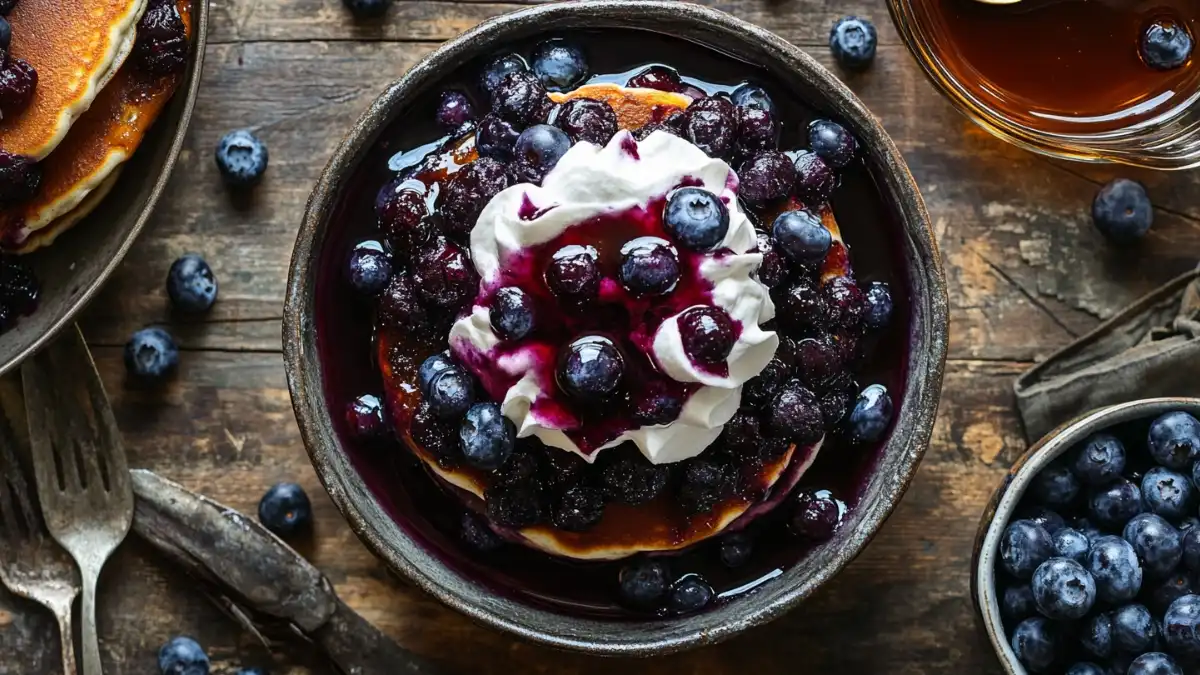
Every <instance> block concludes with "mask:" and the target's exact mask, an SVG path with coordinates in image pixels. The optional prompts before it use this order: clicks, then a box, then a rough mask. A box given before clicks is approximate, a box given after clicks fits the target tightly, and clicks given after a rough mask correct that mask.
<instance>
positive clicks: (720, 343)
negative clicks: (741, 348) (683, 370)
mask: <svg viewBox="0 0 1200 675" xmlns="http://www.w3.org/2000/svg"><path fill="white" fill-rule="evenodd" d="M678 325H679V337H680V340H681V341H682V342H683V351H684V353H685V354H687V355H688V358H690V359H691V360H692V361H695V362H696V363H701V364H704V365H709V366H711V365H716V364H719V363H724V362H725V360H726V359H728V358H729V353H730V352H731V351H733V346H734V344H736V343H737V333H736V331H735V330H734V325H733V320H732V319H730V318H729V313H728V312H726V311H725V310H723V309H721V308H720V307H715V306H711V305H700V306H698V307H692V308H691V309H688V310H685V311H684V312H683V314H681V315H680V316H679V320H678Z"/></svg>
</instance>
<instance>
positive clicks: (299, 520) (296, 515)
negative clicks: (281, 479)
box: [258, 483, 313, 537]
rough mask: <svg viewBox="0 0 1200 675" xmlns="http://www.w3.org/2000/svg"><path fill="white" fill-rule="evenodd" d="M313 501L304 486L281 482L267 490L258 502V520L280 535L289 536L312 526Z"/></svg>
mask: <svg viewBox="0 0 1200 675" xmlns="http://www.w3.org/2000/svg"><path fill="white" fill-rule="evenodd" d="M312 515H313V514H312V503H310V502H309V501H308V495H306V494H304V488H302V487H300V486H299V485H296V484H295V483H279V484H277V485H274V486H272V487H271V489H270V490H267V493H266V494H264V495H263V497H262V500H261V501H259V502H258V520H259V522H261V523H262V524H263V527H265V528H267V529H268V530H270V531H272V532H274V533H275V534H277V535H279V536H280V537H289V536H291V535H293V534H296V533H298V532H303V531H305V530H308V529H310V528H311V527H312Z"/></svg>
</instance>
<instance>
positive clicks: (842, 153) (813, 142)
mask: <svg viewBox="0 0 1200 675" xmlns="http://www.w3.org/2000/svg"><path fill="white" fill-rule="evenodd" d="M808 146H809V148H811V149H812V151H813V152H815V153H816V154H817V155H819V156H820V157H821V159H823V160H825V163H826V164H828V165H829V166H831V167H833V168H834V169H840V168H842V167H844V166H846V165H847V164H849V163H850V162H851V160H853V159H854V156H855V154H857V153H858V142H857V141H855V140H854V136H852V135H850V132H849V131H846V129H845V127H843V126H842V125H840V124H838V123H837V122H832V121H830V120H815V121H814V122H813V123H812V124H810V125H808Z"/></svg>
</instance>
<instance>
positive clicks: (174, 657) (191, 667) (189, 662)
mask: <svg viewBox="0 0 1200 675" xmlns="http://www.w3.org/2000/svg"><path fill="white" fill-rule="evenodd" d="M158 672H160V673H162V675H208V672H209V662H208V655H207V654H205V653H204V649H203V648H201V647H200V643H198V642H196V641H195V640H193V639H191V638H189V637H175V638H171V639H170V640H169V641H168V642H167V643H166V644H165V645H163V646H162V648H161V649H159V650H158Z"/></svg>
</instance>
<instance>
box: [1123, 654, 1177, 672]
mask: <svg viewBox="0 0 1200 675" xmlns="http://www.w3.org/2000/svg"><path fill="white" fill-rule="evenodd" d="M1125 673H1126V675H1183V669H1182V668H1180V667H1179V666H1178V665H1177V664H1176V663H1175V659H1172V658H1171V657H1170V656H1167V655H1166V654H1163V653H1162V652H1147V653H1145V654H1142V655H1141V656H1138V657H1137V658H1135V659H1134V660H1133V663H1130V664H1129V670H1127V671H1125Z"/></svg>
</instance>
